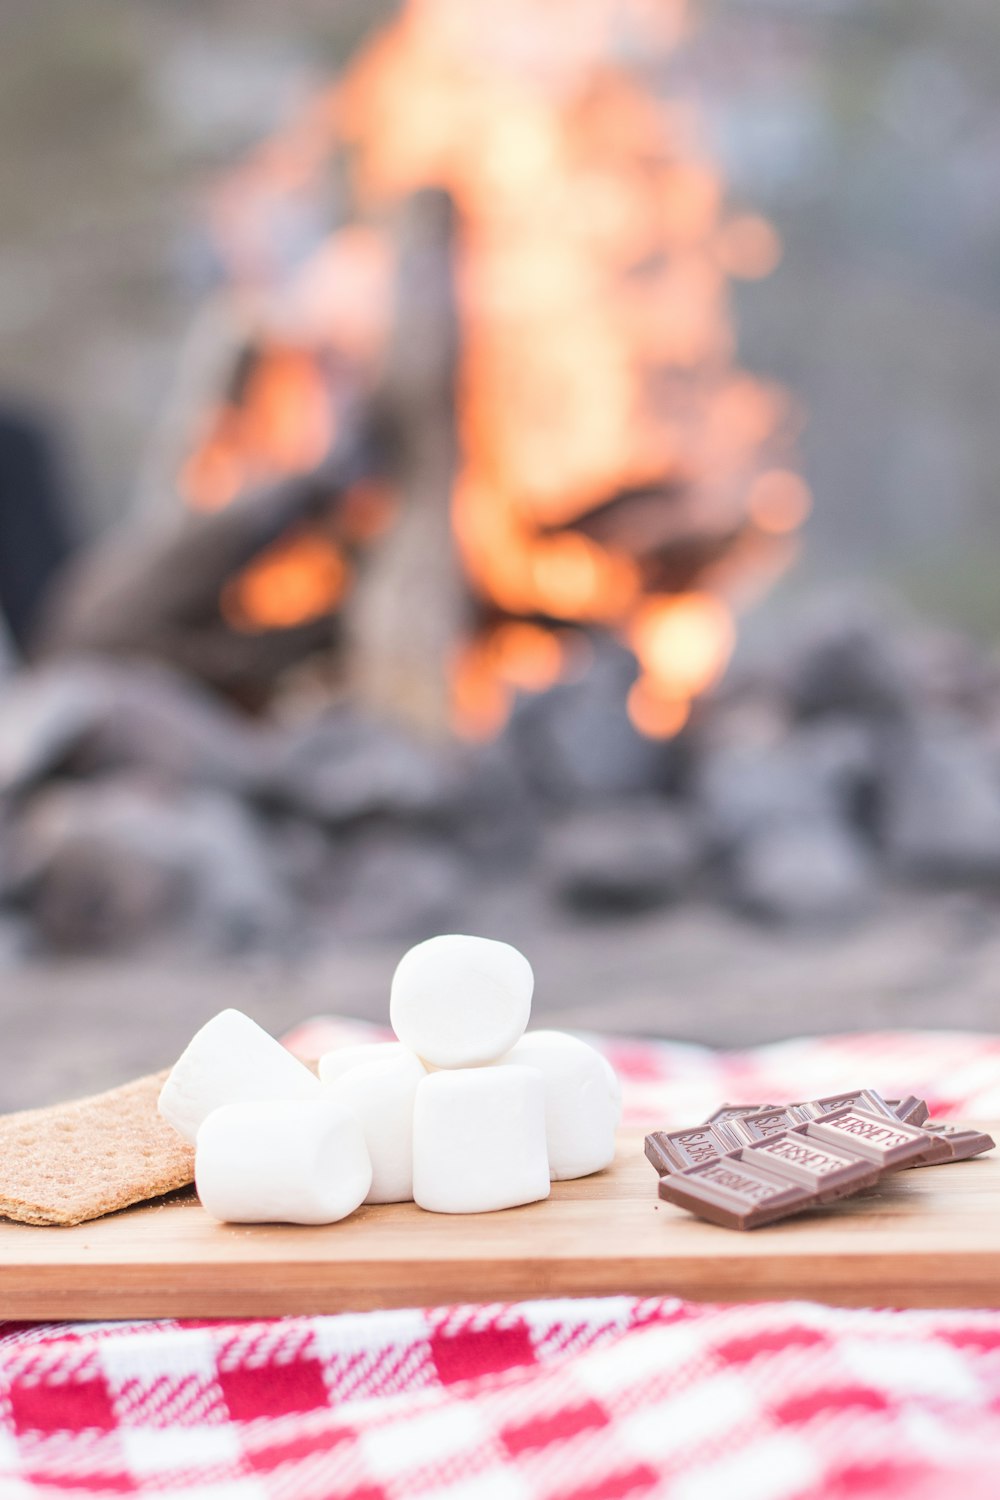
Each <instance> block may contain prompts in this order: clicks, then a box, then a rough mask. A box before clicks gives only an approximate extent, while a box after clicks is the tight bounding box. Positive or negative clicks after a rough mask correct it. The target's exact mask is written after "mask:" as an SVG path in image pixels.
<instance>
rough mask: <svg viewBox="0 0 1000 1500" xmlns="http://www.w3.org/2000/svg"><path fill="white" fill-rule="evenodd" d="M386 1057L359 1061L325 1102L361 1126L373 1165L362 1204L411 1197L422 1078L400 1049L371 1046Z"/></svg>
mask: <svg viewBox="0 0 1000 1500" xmlns="http://www.w3.org/2000/svg"><path fill="white" fill-rule="evenodd" d="M371 1050H372V1051H382V1052H388V1053H390V1056H389V1057H387V1058H384V1059H381V1060H378V1061H374V1062H362V1063H358V1064H357V1065H356V1066H355V1067H353V1068H351V1070H350V1071H349V1072H346V1073H342V1074H340V1076H339V1077H337V1078H334V1080H333V1082H331V1083H327V1082H326V1081H325V1080H324V1083H323V1091H324V1094H325V1095H326V1097H327V1098H329V1099H335V1100H336V1101H337V1103H338V1104H342V1105H344V1106H345V1108H347V1109H350V1110H352V1111H353V1112H354V1114H355V1115H356V1116H357V1117H358V1119H359V1120H360V1122H361V1128H362V1130H363V1131H364V1134H365V1142H366V1144H367V1146H368V1155H369V1156H370V1157H371V1161H372V1185H371V1187H370V1189H369V1191H368V1197H367V1198H366V1200H365V1201H366V1202H367V1203H406V1202H408V1201H409V1200H410V1199H411V1198H412V1197H413V1103H414V1098H415V1096H416V1092H417V1085H418V1084H419V1082H420V1080H421V1079H422V1078H426V1077H427V1073H426V1070H425V1068H424V1065H423V1063H422V1062H421V1061H420V1059H419V1057H415V1056H414V1055H413V1053H412V1052H407V1050H406V1048H405V1047H403V1046H401V1045H398V1044H397V1045H396V1046H386V1047H381V1048H372V1049H371Z"/></svg>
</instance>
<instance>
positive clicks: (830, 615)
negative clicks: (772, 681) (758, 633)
mask: <svg viewBox="0 0 1000 1500" xmlns="http://www.w3.org/2000/svg"><path fill="white" fill-rule="evenodd" d="M800 630H801V638H800V643H799V645H798V646H797V648H796V650H795V652H794V654H793V656H792V660H791V662H790V664H789V667H788V671H787V677H786V692H787V696H788V700H789V703H790V704H791V706H792V709H793V711H794V712H795V713H796V714H799V715H801V716H803V717H813V716H815V715H818V714H829V713H833V714H851V715H861V716H863V717H866V718H874V719H877V720H886V719H888V720H892V719H896V718H898V717H899V716H900V715H903V714H905V713H906V712H907V711H908V710H909V708H910V707H911V706H912V705H913V704H914V702H915V701H916V699H917V696H918V683H917V681H916V679H915V674H914V668H913V663H912V661H911V660H910V658H909V655H908V653H907V651H906V649H905V646H904V644H903V641H902V637H901V633H900V627H899V624H898V622H897V621H895V620H894V619H893V618H892V617H891V616H890V615H889V613H888V612H887V611H883V610H879V609H876V608H873V607H871V606H868V607H866V606H864V605H858V604H853V603H851V602H849V601H848V602H842V603H838V604H837V605H836V606H835V607H833V608H832V609H826V610H824V611H822V613H821V615H820V617H819V618H816V619H814V620H812V621H806V622H804V623H803V625H802V626H801V627H800Z"/></svg>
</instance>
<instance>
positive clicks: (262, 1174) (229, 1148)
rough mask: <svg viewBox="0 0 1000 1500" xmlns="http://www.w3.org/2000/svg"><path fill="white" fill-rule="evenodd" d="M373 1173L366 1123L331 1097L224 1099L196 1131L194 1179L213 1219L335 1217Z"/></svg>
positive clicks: (359, 1195) (351, 1206)
mask: <svg viewBox="0 0 1000 1500" xmlns="http://www.w3.org/2000/svg"><path fill="white" fill-rule="evenodd" d="M371 1180H372V1164H371V1160H370V1159H369V1156H368V1148H367V1146H366V1145H365V1137H364V1132H363V1131H362V1129H361V1125H360V1123H359V1121H358V1119H357V1118H356V1116H355V1115H353V1114H352V1113H351V1111H350V1110H349V1109H345V1108H344V1106H343V1105H342V1104H338V1103H337V1102H336V1101H335V1100H333V1099H324V1098H322V1097H321V1098H318V1099H268V1100H265V1101H264V1102H255V1103H240V1104H224V1105H223V1106H222V1108H221V1109H216V1110H213V1112H212V1113H211V1114H210V1115H209V1116H208V1118H207V1120H205V1121H204V1123H203V1124H202V1126H201V1128H200V1129H199V1131H198V1142H197V1145H196V1147H195V1159H194V1183H195V1187H196V1188H197V1190H198V1197H199V1198H200V1199H201V1202H202V1207H203V1208H204V1209H205V1210H206V1212H207V1213H210V1214H211V1215H212V1217H213V1218H215V1219H224V1220H227V1221H228V1222H230V1223H234V1224H276V1223H281V1224H333V1223H334V1222H335V1221H336V1220H337V1219H345V1218H346V1217H347V1215H348V1214H350V1213H353V1212H354V1210H355V1209H356V1208H357V1207H358V1205H359V1204H360V1203H363V1202H364V1197H365V1194H366V1193H367V1191H368V1189H369V1187H370V1185H371Z"/></svg>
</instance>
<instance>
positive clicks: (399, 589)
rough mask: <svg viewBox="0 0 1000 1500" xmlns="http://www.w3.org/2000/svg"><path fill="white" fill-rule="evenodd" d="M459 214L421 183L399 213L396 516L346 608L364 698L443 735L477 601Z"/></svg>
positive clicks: (385, 380) (382, 427) (385, 411)
mask: <svg viewBox="0 0 1000 1500" xmlns="http://www.w3.org/2000/svg"><path fill="white" fill-rule="evenodd" d="M453 225H454V212H453V208H452V204H451V200H450V198H449V197H448V195H447V194H446V193H443V192H440V191H437V190H434V189H425V190H424V191H422V192H419V193H416V194H414V195H413V197H411V198H410V199H409V200H408V201H407V203H406V205H405V207H404V211H403V214H402V216H401V222H400V228H399V233H398V237H397V246H398V261H397V274H396V287H395V296H394V316H393V318H392V321H391V330H392V331H391V334H390V337H389V342H388V346H387V348H386V350H385V355H384V358H383V365H382V371H381V376H380V379H379V382H378V386H377V389H376V393H375V397H374V401H373V421H374V429H375V432H376V434H377V436H378V437H379V438H380V439H381V443H382V447H383V452H384V455H385V461H386V467H387V473H388V477H389V479H390V480H391V482H392V483H393V485H394V488H395V491H396V494H397V497H398V509H397V514H398V519H397V521H396V524H395V526H394V527H393V528H392V529H391V531H390V532H389V534H388V535H387V536H386V537H385V538H384V539H383V540H382V541H381V543H380V544H377V546H376V548H375V550H374V552H373V553H372V555H371V556H370V557H369V558H368V560H367V562H366V566H365V568H364V571H363V573H362V576H361V578H360V580H359V584H358V588H357V590H356V594H355V597H354V598H353V599H352V600H351V604H350V627H349V628H350V632H351V639H352V645H353V651H352V658H351V663H350V673H351V679H352V681H353V684H354V687H355V689H356V691H357V693H358V696H359V698H360V699H361V701H362V702H363V703H366V704H367V705H369V706H370V707H371V708H373V709H374V710H375V711H376V712H379V713H381V714H383V715H385V716H388V717H398V718H400V719H401V720H402V721H403V722H404V723H407V724H409V725H410V726H411V727H412V728H414V729H417V730H419V731H421V732H423V733H424V734H426V735H429V736H430V737H432V738H435V739H441V738H443V737H445V736H447V735H448V734H449V732H450V725H451V690H450V664H451V661H452V658H453V656H454V654H455V652H456V651H457V649H458V646H459V643H460V641H461V639H462V637H463V636H464V635H466V634H467V633H468V629H469V617H470V615H471V601H470V596H469V593H468V590H467V588H466V586H465V585H464V583H463V580H462V573H461V568H460V565H459V560H458V554H457V549H456V546H455V542H454V537H453V534H452V528H451V493H452V488H453V484H454V479H455V472H456V468H457V465H458V435H457V431H456V391H455V382H456V374H457V365H458V357H459V319H458V309H457V306H456V302H455V291H454V283H453V275H452V254H453V251H452V239H453V233H454V228H453Z"/></svg>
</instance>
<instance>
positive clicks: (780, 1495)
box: [0, 1021, 1000, 1500]
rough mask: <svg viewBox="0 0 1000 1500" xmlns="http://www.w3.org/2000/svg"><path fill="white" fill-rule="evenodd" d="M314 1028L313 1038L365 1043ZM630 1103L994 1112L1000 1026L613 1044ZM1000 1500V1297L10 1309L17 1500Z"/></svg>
mask: <svg viewBox="0 0 1000 1500" xmlns="http://www.w3.org/2000/svg"><path fill="white" fill-rule="evenodd" d="M369 1034H370V1032H369V1031H368V1029H367V1028H361V1027H358V1026H355V1025H352V1024H350V1023H343V1022H329V1021H320V1022H312V1023H309V1024H308V1025H307V1026H305V1027H302V1028H300V1029H299V1030H298V1032H296V1033H295V1034H294V1036H293V1038H292V1040H293V1041H294V1043H295V1044H296V1045H297V1046H299V1047H301V1048H302V1049H303V1050H304V1051H306V1052H316V1051H321V1050H323V1047H324V1046H325V1045H327V1043H328V1042H329V1041H330V1040H332V1039H336V1040H353V1039H357V1038H358V1037H359V1036H361V1035H369ZM605 1050H606V1051H607V1053H608V1055H609V1057H611V1059H612V1061H613V1062H614V1063H615V1065H616V1066H617V1068H618V1069H619V1071H620V1073H621V1074H622V1076H623V1079H624V1082H625V1093H626V1116H627V1118H628V1119H629V1120H630V1121H631V1122H633V1123H635V1124H641V1125H663V1124H667V1123H684V1122H685V1121H689V1120H694V1119H697V1118H699V1117H700V1116H701V1115H704V1114H705V1113H706V1112H707V1111H708V1110H710V1109H711V1108H713V1107H714V1106H715V1105H716V1104H718V1103H720V1102H721V1101H722V1100H723V1099H726V1098H728V1099H744V1100H746V1099H755V1098H760V1099H765V1098H766V1099H773V1100H781V1099H783V1098H789V1097H793V1096H797V1097H802V1096H808V1095H814V1096H815V1095H818V1094H822V1093H827V1092H832V1091H834V1090H836V1089H840V1088H849V1087H853V1086H856V1085H859V1084H870V1085H874V1086H875V1087H877V1088H879V1089H881V1090H882V1092H883V1093H886V1094H890V1095H891V1094H894V1093H897V1092H898V1093H902V1092H911V1091H912V1092H915V1093H922V1094H924V1095H925V1096H926V1097H928V1099H929V1100H930V1101H931V1103H932V1105H933V1107H934V1111H935V1113H937V1114H954V1115H961V1116H964V1117H966V1118H984V1119H985V1118H990V1117H991V1116H992V1117H994V1118H995V1117H1000V1040H997V1039H992V1038H985V1037H974V1036H968V1035H959V1034H943V1035H942V1034H933V1035H920V1034H916V1033H905V1034H894V1035H875V1036H866V1037H838V1038H830V1039H823V1040H811V1041H797V1042H788V1043H782V1044H780V1045H778V1046H773V1047H766V1048H759V1049H756V1050H754V1051H752V1052H746V1053H740V1054H723V1053H712V1052H709V1051H706V1050H703V1049H700V1048H694V1047H678V1046H671V1045H667V1044H647V1043H622V1042H607V1043H606V1044H605ZM122 1494H143V1495H146V1494H148V1495H154V1494H155V1495H160V1496H177V1497H180V1496H182V1495H183V1496H184V1497H186V1500H334V1497H336V1500H399V1497H403V1496H406V1497H410V1496H414V1497H424V1496H427V1497H437V1496H440V1497H441V1500H619V1497H621V1500H625V1497H631V1496H635V1497H637V1500H640V1497H654V1496H663V1497H669V1500H727V1497H729V1496H731V1497H733V1500H818V1497H823V1500H869V1497H870V1500H998V1497H1000V1312H995V1311H990V1310H984V1311H979V1312H971V1313H969V1312H899V1311H891V1310H887V1311H870V1310H865V1311H845V1310H841V1309H834V1308H825V1307H819V1306H816V1305H813V1304H805V1303H765V1304H759V1305H755V1306H747V1307H712V1306H703V1305H694V1304H688V1303H682V1302H679V1301H676V1300H674V1299H659V1300H647V1301H642V1300H636V1299H633V1298H628V1297H611V1298H600V1299H593V1300H589V1299H580V1300H567V1301H539V1302H530V1303H521V1304H514V1305H497V1306H479V1307H451V1308H437V1309H433V1310H428V1311H403V1312H381V1313H365V1314H348V1315H343V1316H340V1317H315V1318H288V1319H279V1320H271V1321H263V1322H249V1321H244V1322H238V1323H221V1322H220V1323H211V1322H185V1323H177V1322H161V1323H150V1322H146V1323H117V1324H89V1325H88V1324H76V1325H15V1324H6V1325H0V1500H29V1497H31V1500H37V1497H46V1496H60V1497H63V1500H65V1497H67V1496H70V1495H79V1496H88V1497H93V1496H111V1495H122Z"/></svg>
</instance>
